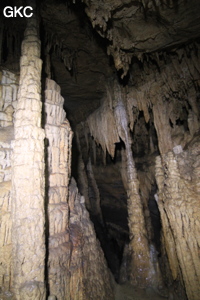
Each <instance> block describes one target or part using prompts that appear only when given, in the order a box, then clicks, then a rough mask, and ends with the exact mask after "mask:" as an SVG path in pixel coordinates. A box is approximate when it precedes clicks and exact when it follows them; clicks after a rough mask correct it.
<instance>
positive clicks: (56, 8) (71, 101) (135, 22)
mask: <svg viewBox="0 0 200 300" xmlns="http://www.w3.org/2000/svg"><path fill="white" fill-rule="evenodd" d="M11 2H12V1H11ZM23 3H24V2H23V1H19V0H18V1H15V4H14V5H18V4H19V5H23ZM38 7H39V8H40V16H41V18H40V21H41V40H42V49H43V50H42V53H43V54H42V55H43V61H44V65H45V64H46V62H45V60H46V58H45V57H46V54H47V53H50V60H51V76H52V77H53V78H54V79H55V80H56V81H57V83H58V84H59V85H60V86H61V90H62V95H63V97H64V98H65V109H66V111H67V113H68V118H69V119H70V121H71V122H72V123H73V122H74V123H79V122H81V121H83V120H84V119H86V118H87V116H88V115H89V114H90V113H91V112H92V111H94V110H95V109H96V108H97V107H98V106H99V105H100V102H101V99H102V98H103V95H104V93H105V84H106V82H107V81H108V80H112V78H113V77H114V76H116V75H115V73H116V72H117V73H118V75H119V77H120V76H121V78H123V77H124V78H125V80H126V82H127V83H128V78H129V71H130V69H131V72H132V73H133V72H134V67H133V64H134V63H135V62H139V61H143V60H144V59H146V57H148V56H151V55H159V54H160V53H162V51H165V52H167V51H171V50H172V49H173V50H174V51H176V49H177V48H179V47H182V45H186V44H187V43H190V42H191V41H195V40H197V39H198V37H199V32H200V14H199V11H200V1H197V0H191V1H188V0H155V1H148V0H143V1H139V0H138V1H130V0H113V1H102V0H101V1H97V0H93V1H92V0H90V1H89V0H83V1H63V0H59V1H56V0H43V1H41V2H39V5H38ZM4 22H5V27H6V26H7V28H12V34H15V33H13V32H19V33H22V32H23V28H24V26H25V22H24V19H22V18H12V19H6V20H4ZM8 24H9V25H8ZM10 31H11V30H10ZM5 65H6V64H5ZM130 66H131V68H130ZM136 69H138V68H136Z"/></svg>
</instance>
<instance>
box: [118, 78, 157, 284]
mask: <svg viewBox="0 0 200 300" xmlns="http://www.w3.org/2000/svg"><path fill="white" fill-rule="evenodd" d="M113 107H114V115H115V120H116V126H117V130H118V134H119V136H120V138H121V139H122V140H123V141H124V143H125V157H124V158H123V161H124V162H125V164H126V165H125V169H126V179H127V196H128V199H127V205H128V216H129V218H128V220H129V230H130V251H131V268H130V269H131V274H130V282H131V283H132V284H133V285H137V286H140V287H142V288H144V287H147V286H149V285H151V286H152V285H155V286H156V287H157V286H158V285H159V283H160V282H159V281H160V277H159V269H158V266H157V263H156V262H155V261H154V259H152V255H151V253H150V245H149V241H148V237H147V236H148V234H147V230H146V224H145V219H144V211H143V205H142V200H141V197H140V194H139V181H138V178H137V171H136V168H135V163H134V160H133V154H132V149H131V137H130V130H129V127H128V116H127V113H126V109H125V106H124V102H123V95H122V91H121V88H120V86H119V85H118V84H117V83H116V84H115V86H114V101H113Z"/></svg>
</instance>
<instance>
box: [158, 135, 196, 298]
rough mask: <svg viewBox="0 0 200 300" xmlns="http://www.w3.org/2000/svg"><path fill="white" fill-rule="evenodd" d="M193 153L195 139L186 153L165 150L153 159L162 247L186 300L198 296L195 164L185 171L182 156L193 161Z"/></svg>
mask: <svg viewBox="0 0 200 300" xmlns="http://www.w3.org/2000/svg"><path fill="white" fill-rule="evenodd" d="M197 145H198V147H197V148H196V149H195V146H197ZM194 149H195V150H194ZM194 153H195V154H194ZM197 153H199V141H198V140H197V142H196V145H195V143H194V144H191V146H190V148H189V149H188V152H180V153H178V154H177V155H174V154H173V153H172V152H169V153H167V154H166V155H165V156H164V157H163V159H162V160H161V159H160V157H158V158H157V161H156V179H157V184H158V191H159V194H158V199H159V200H158V205H159V209H160V212H161V218H162V228H163V237H164V246H165V248H166V252H167V255H168V259H169V264H170V268H171V271H172V275H173V278H174V280H175V279H177V278H179V280H181V281H182V284H183V285H185V288H186V293H187V296H188V299H189V300H197V299H199V293H200V290H199V286H200V285H199V280H200V271H199V270H200V263H199V250H198V249H199V243H200V241H199V222H198V219H199V214H200V206H199V194H198V191H197V190H196V186H197V182H195V175H196V174H195V171H196V170H195V169H196V168H198V165H199V163H197V164H196V163H193V168H192V169H193V170H190V169H189V170H188V169H187V166H186V165H185V163H184V160H183V158H184V157H185V158H186V157H187V160H189V161H191V162H194V161H196V157H195V156H196V155H197ZM191 171H192V173H194V175H193V177H194V178H193V179H192V180H191V179H190V180H187V179H184V178H183V174H184V176H185V173H190V172H191ZM191 175H192V174H191ZM185 177H186V176H185Z"/></svg>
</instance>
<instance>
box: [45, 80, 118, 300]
mask: <svg viewBox="0 0 200 300" xmlns="http://www.w3.org/2000/svg"><path fill="white" fill-rule="evenodd" d="M45 96H46V100H45V113H46V125H45V133H46V144H47V162H48V166H47V169H46V176H47V177H48V184H47V185H48V204H47V206H48V224H49V247H48V251H49V255H48V280H49V289H50V294H51V295H55V296H56V297H57V299H58V300H62V299H74V300H76V299H77V300H80V299H83V300H88V299H105V300H107V299H108V300H109V299H113V292H112V289H111V283H110V280H111V278H110V274H109V272H108V269H107V266H106V263H105V259H104V256H103V253H102V250H101V249H100V245H99V243H98V242H97V239H96V236H95V232H94V228H93V226H92V224H91V221H90V219H89V214H88V212H87V211H86V208H85V200H84V197H83V196H80V195H79V193H78V189H77V187H76V183H75V181H74V180H72V182H71V185H70V186H69V182H70V178H71V146H72V136H73V133H72V130H71V127H70V125H69V122H68V121H67V120H66V118H65V115H66V114H65V112H64V110H63V108H62V106H63V102H64V99H63V98H62V97H61V95H60V88H59V86H58V85H57V84H56V83H55V82H54V81H53V80H50V79H47V80H46V91H45Z"/></svg>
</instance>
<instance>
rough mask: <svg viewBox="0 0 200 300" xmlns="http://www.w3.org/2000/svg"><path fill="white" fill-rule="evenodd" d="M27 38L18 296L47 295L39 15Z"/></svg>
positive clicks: (17, 145) (16, 196)
mask: <svg viewBox="0 0 200 300" xmlns="http://www.w3.org/2000/svg"><path fill="white" fill-rule="evenodd" d="M27 22H28V23H27V28H26V30H25V35H24V41H23V42H22V56H21V60H20V82H19V91H18V103H17V108H16V113H15V121H14V141H13V156H12V170H13V172H12V247H13V251H12V281H13V282H12V286H13V292H14V294H15V297H16V299H17V300H19V299H20V300H25V299H26V300H28V299H32V300H35V299H37V300H44V299H46V289H45V282H44V280H45V279H44V273H45V272H44V270H45V254H46V253H45V252H46V250H45V213H44V190H45V188H44V184H45V182H44V130H43V129H42V128H41V111H42V102H41V95H40V91H41V68H42V61H41V59H40V41H39V39H38V24H37V20H36V18H35V16H34V15H33V18H30V19H28V21H27Z"/></svg>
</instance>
